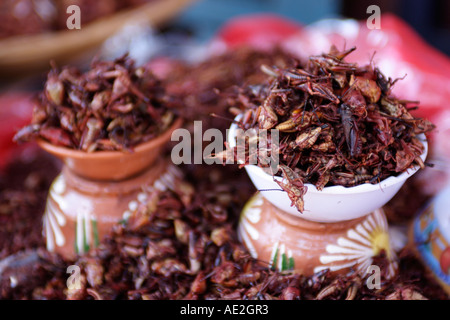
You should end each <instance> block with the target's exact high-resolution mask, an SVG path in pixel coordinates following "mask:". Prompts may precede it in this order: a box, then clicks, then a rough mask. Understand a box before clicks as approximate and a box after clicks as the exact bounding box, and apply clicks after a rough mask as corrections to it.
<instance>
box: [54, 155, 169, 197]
mask: <svg viewBox="0 0 450 320" xmlns="http://www.w3.org/2000/svg"><path fill="white" fill-rule="evenodd" d="M167 169H168V166H167V164H166V162H165V161H164V159H158V160H157V161H156V162H155V163H154V164H152V165H151V166H150V167H149V168H148V169H146V170H144V171H142V172H140V173H138V174H136V175H134V176H132V177H129V178H127V179H124V180H120V181H115V180H111V181H105V180H91V179H86V178H84V177H82V176H80V175H78V174H76V173H75V172H74V171H73V170H71V169H70V168H69V167H68V166H66V165H64V166H63V170H62V172H61V175H62V176H63V178H64V180H65V182H66V184H67V186H69V187H71V188H74V189H76V190H78V191H80V192H82V193H88V194H119V193H120V194H126V193H131V192H134V191H136V190H137V189H140V188H142V186H144V185H148V184H152V183H153V182H154V181H156V180H157V179H158V178H159V177H160V176H161V175H163V174H164V173H166V171H167Z"/></svg>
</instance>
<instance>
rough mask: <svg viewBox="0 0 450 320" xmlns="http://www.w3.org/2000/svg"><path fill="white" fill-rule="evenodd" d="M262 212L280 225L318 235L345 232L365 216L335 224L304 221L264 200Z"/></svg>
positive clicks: (299, 215) (300, 217)
mask: <svg viewBox="0 0 450 320" xmlns="http://www.w3.org/2000/svg"><path fill="white" fill-rule="evenodd" d="M262 206H263V210H270V211H271V213H272V214H273V215H274V216H275V217H276V218H277V219H278V220H279V221H280V222H282V223H284V224H287V225H290V226H293V227H295V228H298V229H303V230H308V231H309V232H318V233H324V232H326V233H335V232H339V231H342V230H347V229H349V228H352V227H353V226H355V225H357V224H358V223H360V222H362V221H363V220H364V219H365V218H366V216H363V217H360V218H356V219H352V220H344V221H337V222H317V221H311V220H306V219H304V218H302V216H301V213H299V214H298V216H294V215H292V214H290V213H287V212H285V211H283V210H281V209H278V208H277V207H275V206H274V205H272V204H271V203H270V202H269V201H267V200H265V199H264V203H263V205H262Z"/></svg>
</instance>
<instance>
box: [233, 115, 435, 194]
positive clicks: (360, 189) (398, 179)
mask: <svg viewBox="0 0 450 320" xmlns="http://www.w3.org/2000/svg"><path fill="white" fill-rule="evenodd" d="M241 117H242V114H239V115H237V116H236V117H235V119H234V120H235V121H236V122H237V121H239V120H240V119H241ZM236 122H233V123H232V124H231V127H230V129H229V131H228V135H227V142H228V144H229V145H230V147H234V146H235V145H236V143H235V137H236V129H237V123H236ZM417 138H418V139H419V140H420V141H422V143H423V146H424V150H423V153H422V154H421V155H420V158H421V159H422V161H424V162H425V159H426V157H427V154H428V142H427V139H426V136H425V134H423V133H421V134H419V135H417ZM245 167H246V168H247V167H249V169H250V168H251V169H253V170H256V174H258V175H259V176H260V177H261V178H263V179H265V180H270V181H271V182H274V180H277V181H283V180H284V178H282V177H280V176H271V175H270V174H268V173H266V172H264V170H263V169H262V168H261V167H259V166H256V165H253V164H250V165H246V166H245ZM419 168H420V167H419V166H414V167H411V168H408V169H406V171H404V172H402V173H400V174H399V175H398V176H391V177H388V178H386V179H384V180H382V181H380V182H379V183H376V184H372V183H363V184H359V185H357V186H354V187H344V186H330V187H325V188H323V189H322V190H321V191H319V190H318V189H317V188H316V186H315V185H313V184H310V183H305V186H306V187H307V188H308V192H314V193H316V192H320V193H322V194H354V193H366V192H373V191H377V190H378V191H379V190H380V189H381V190H383V188H387V187H390V186H393V185H396V184H398V183H402V182H404V181H406V180H407V179H408V178H409V177H411V176H412V175H413V174H414V173H416V172H417V171H418V170H419ZM279 190H282V189H279Z"/></svg>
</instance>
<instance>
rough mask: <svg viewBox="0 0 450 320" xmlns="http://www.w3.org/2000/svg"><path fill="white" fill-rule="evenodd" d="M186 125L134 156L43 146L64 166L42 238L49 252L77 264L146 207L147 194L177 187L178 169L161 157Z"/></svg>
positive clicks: (49, 201) (51, 195)
mask: <svg viewBox="0 0 450 320" xmlns="http://www.w3.org/2000/svg"><path fill="white" fill-rule="evenodd" d="M180 125H181V119H178V120H177V121H176V122H174V124H173V125H172V126H171V128H169V129H168V130H166V131H165V132H164V133H163V134H162V135H160V136H158V137H157V138H155V139H153V140H150V141H148V142H145V143H142V144H141V145H139V146H137V147H136V148H135V149H134V152H132V153H124V152H120V151H113V152H109V151H98V152H93V153H86V152H83V151H78V150H72V149H67V148H63V147H57V146H54V145H51V144H49V143H47V142H45V141H42V140H41V141H39V142H38V143H39V145H40V146H41V147H42V148H43V149H44V150H46V151H48V152H50V153H51V154H54V155H55V156H57V157H58V158H60V159H62V160H63V162H64V167H63V170H62V172H61V173H60V175H58V176H57V177H56V179H55V180H54V182H53V184H52V185H51V187H50V190H49V195H48V198H47V204H46V209H45V213H44V225H43V226H44V229H43V233H44V235H45V238H46V244H47V249H48V250H49V251H51V252H57V253H59V254H61V255H62V256H64V257H66V258H69V259H73V258H75V257H76V255H77V254H83V253H85V252H87V251H88V250H90V249H91V248H94V247H96V246H97V245H98V244H99V242H100V241H101V240H102V238H103V237H104V236H105V235H106V234H107V233H108V232H109V231H110V230H111V228H112V227H113V226H114V225H115V224H117V223H118V222H120V221H121V220H123V219H127V218H128V216H129V214H130V212H131V211H134V210H135V209H136V208H137V206H139V205H140V204H141V203H143V202H145V200H146V199H145V197H147V195H148V192H146V193H144V192H142V191H143V190H144V188H147V190H151V189H152V188H153V187H158V186H161V185H162V184H175V183H176V180H177V179H179V174H178V173H177V170H176V168H174V167H173V166H172V165H169V164H168V163H169V161H166V160H164V159H163V158H162V157H161V152H162V148H163V147H164V144H165V143H167V142H168V141H169V140H170V137H171V134H172V132H173V130H175V129H176V128H178V127H180Z"/></svg>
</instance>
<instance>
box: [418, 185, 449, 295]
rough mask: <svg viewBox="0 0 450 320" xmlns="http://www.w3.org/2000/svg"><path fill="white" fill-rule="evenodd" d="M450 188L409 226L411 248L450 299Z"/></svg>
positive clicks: (442, 192)
mask: <svg viewBox="0 0 450 320" xmlns="http://www.w3.org/2000/svg"><path fill="white" fill-rule="evenodd" d="M449 206H450V186H449V187H447V188H445V189H444V190H442V191H441V192H440V193H439V194H438V195H437V196H436V197H435V198H434V199H433V200H432V201H431V202H430V203H429V204H428V205H427V206H426V207H425V209H424V210H423V211H422V212H421V213H420V214H419V215H417V216H416V218H415V219H414V220H413V222H412V224H411V226H410V230H409V231H410V232H409V240H410V244H411V247H412V248H413V249H414V251H415V252H416V254H417V256H418V257H419V258H420V259H421V260H422V262H423V263H424V265H425V266H426V267H427V268H428V269H429V270H430V271H431V274H433V275H434V277H435V279H436V280H437V281H438V282H439V283H440V284H441V286H442V287H443V288H444V290H445V291H446V292H447V293H448V294H449V296H450V211H449Z"/></svg>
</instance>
